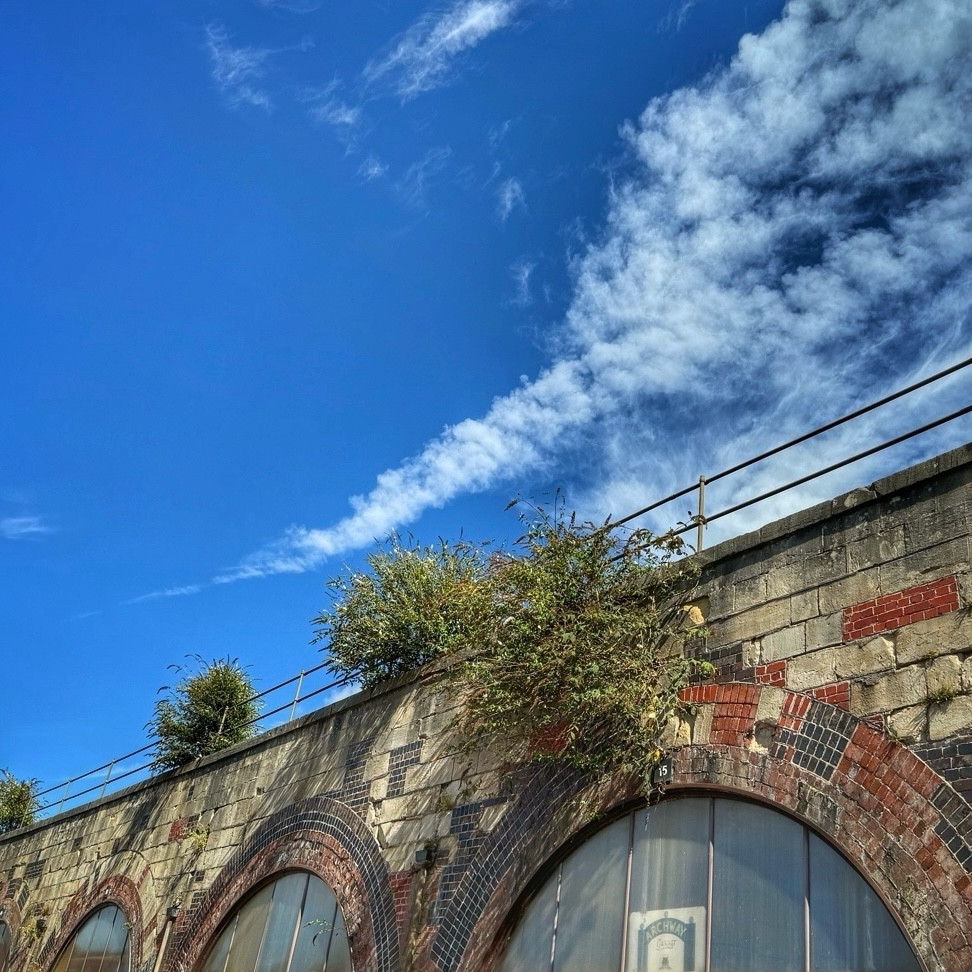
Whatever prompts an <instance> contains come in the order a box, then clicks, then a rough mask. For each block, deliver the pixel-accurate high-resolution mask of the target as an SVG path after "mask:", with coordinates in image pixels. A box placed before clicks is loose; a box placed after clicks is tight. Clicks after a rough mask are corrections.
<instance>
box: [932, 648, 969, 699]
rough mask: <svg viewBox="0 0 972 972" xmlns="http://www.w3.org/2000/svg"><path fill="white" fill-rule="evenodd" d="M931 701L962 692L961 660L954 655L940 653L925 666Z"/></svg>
mask: <svg viewBox="0 0 972 972" xmlns="http://www.w3.org/2000/svg"><path fill="white" fill-rule="evenodd" d="M925 681H926V683H927V685H928V698H929V700H931V701H946V700H948V699H952V698H954V697H955V696H956V695H961V693H962V662H961V661H960V660H959V658H958V657H957V656H955V655H940V656H939V657H938V658H934V659H932V661H930V662H929V663H928V664H927V665H926V666H925Z"/></svg>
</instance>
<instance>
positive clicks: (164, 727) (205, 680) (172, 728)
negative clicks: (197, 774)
mask: <svg viewBox="0 0 972 972" xmlns="http://www.w3.org/2000/svg"><path fill="white" fill-rule="evenodd" d="M194 660H195V662H196V665H197V670H195V671H192V670H188V669H186V668H185V667H184V666H181V665H171V666H169V667H170V668H173V669H174V670H175V671H177V672H179V673H180V674H181V675H182V677H181V678H180V679H179V681H178V682H177V683H176V684H175V685H174V686H168V685H164V686H162V688H161V689H159V691H160V692H167V693H168V696H167V697H166V698H163V699H159V701H158V702H156V703H155V715H154V716H153V717H152V719H151V720H150V721H149V723H148V725H147V728H148V730H149V732H150V733H151V734H152V735H153V736H156V737H157V738H158V742H157V744H156V747H155V757H154V759H153V767H154V768H155V769H156V770H167V769H173V768H174V767H176V766H183V765H185V764H186V763H191V762H192V761H193V760H195V759H199V758H201V757H203V756H210V755H212V754H213V753H218V752H219V751H220V750H221V749H225V748H226V747H227V746H232V745H234V744H235V743H238V742H242V741H243V740H244V739H249V738H250V736H252V735H254V734H255V733H256V732H258V731H259V729H258V727H257V725H256V722H255V720H256V718H257V715H258V714H259V705H258V703H257V701H256V700H255V699H254V698H253V696H254V694H255V693H254V689H253V682H252V680H251V679H250V676H249V674H248V673H247V671H246V669H245V668H242V667H241V666H240V665H239V663H238V662H237V660H236V659H235V658H223V659H218V660H216V661H211V662H208V663H206V662H204V661H203V660H202V659H201V658H200V657H199V656H198V655H197V656H194Z"/></svg>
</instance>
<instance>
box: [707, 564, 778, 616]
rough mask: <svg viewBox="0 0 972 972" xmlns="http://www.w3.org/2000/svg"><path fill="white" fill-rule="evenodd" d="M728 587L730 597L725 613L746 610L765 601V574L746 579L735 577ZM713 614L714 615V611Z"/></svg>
mask: <svg viewBox="0 0 972 972" xmlns="http://www.w3.org/2000/svg"><path fill="white" fill-rule="evenodd" d="M730 589H731V591H732V598H731V605H730V608H729V612H727V613H730V612H739V611H747V610H749V609H750V608H751V607H753V606H755V605H757V604H764V603H765V602H766V575H765V574H758V575H757V576H755V577H750V578H746V579H739V578H737V579H736V580H735V583H733V584H732V586H731V588H730ZM713 607H714V605H713ZM713 615H714V616H716V615H715V612H714V611H713Z"/></svg>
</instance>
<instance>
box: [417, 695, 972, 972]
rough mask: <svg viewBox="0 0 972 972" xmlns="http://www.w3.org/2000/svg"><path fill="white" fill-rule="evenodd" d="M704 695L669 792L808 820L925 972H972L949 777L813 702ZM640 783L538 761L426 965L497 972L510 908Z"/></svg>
mask: <svg viewBox="0 0 972 972" xmlns="http://www.w3.org/2000/svg"><path fill="white" fill-rule="evenodd" d="M693 692H694V693H695V694H694V698H693V701H695V702H696V703H697V704H698V707H699V708H698V712H697V715H696V717H695V738H693V743H692V744H691V745H686V746H683V747H682V748H680V749H678V750H677V751H675V753H674V757H675V758H674V769H675V772H674V783H673V784H672V785H671V786H670V787H669V788H668V792H670V793H673V794H674V793H676V792H678V791H680V790H694V791H697V792H698V791H706V790H708V791H710V792H711V791H718V792H722V793H728V794H734V795H737V796H740V797H746V798H748V799H752V800H758V801H761V802H764V803H766V804H769V805H771V806H773V807H775V808H777V809H779V810H782V811H784V812H787V813H789V814H790V815H792V816H794V817H796V818H797V819H799V820H802V821H803V822H804V823H806V824H807V825H808V826H810V827H811V828H812V829H814V830H815V831H817V832H818V833H820V834H821V835H822V836H823V837H825V838H826V839H827V841H828V842H829V843H831V844H832V845H834V846H835V847H837V848H838V849H839V850H840V851H841V852H842V853H843V854H844V855H845V856H846V857H847V858H848V859H849V860H850V861H851V862H852V863H853V864H854V866H855V867H856V868H857V870H858V871H859V872H860V873H861V874H862V875H863V876H864V877H865V878H866V879H867V880H868V882H869V883H870V884H871V886H872V887H873V888H874V889H875V890H876V891H877V893H878V894H879V895H880V896H881V898H882V899H883V900H884V901H885V903H886V904H887V905H888V906H889V908H890V910H891V911H892V913H894V914H895V915H896V916H897V917H898V919H899V920H900V921H901V923H902V925H903V927H904V930H905V932H906V933H907V935H908V937H909V939H910V940H911V942H912V944H913V946H914V948H915V950H916V952H917V954H918V956H919V958H920V959H921V961H922V962H923V963H924V965H925V967H926V968H927V969H928V970H936V972H937V970H943V972H966V970H968V969H972V944H970V937H972V877H970V874H969V865H970V862H972V808H970V807H969V805H968V804H967V803H966V802H965V801H964V800H963V799H962V798H961V797H960V796H959V795H958V794H957V793H956V792H955V790H954V789H953V788H952V787H951V786H950V785H949V784H948V783H947V782H946V781H945V780H943V779H942V778H941V777H940V776H939V775H938V774H937V773H936V772H935V771H934V770H933V769H931V768H930V767H929V766H928V765H927V764H926V763H924V762H923V761H922V760H921V759H920V758H919V757H918V756H916V755H915V754H914V753H912V752H911V751H910V750H909V749H908V748H907V747H905V746H903V745H901V744H900V743H898V742H896V741H894V740H892V739H890V738H889V737H888V736H887V735H885V734H884V733H883V732H882V731H880V730H879V729H876V728H875V727H873V726H871V725H869V724H868V723H867V722H864V721H862V720H859V719H857V718H855V717H854V716H852V715H851V714H850V713H848V712H846V711H845V710H844V709H841V708H838V707H835V706H833V705H830V704H829V703H827V702H824V701H820V700H818V699H814V698H811V697H810V696H807V695H802V694H798V693H794V692H789V691H787V690H785V689H782V688H778V687H773V686H767V685H752V684H741V683H726V684H720V685H706V686H698V687H696V688H695V689H693ZM635 789H636V788H635V785H634V782H633V781H627V782H623V781H622V782H617V781H615V783H614V784H608V785H601V786H599V787H591V786H590V785H585V781H584V780H583V779H581V778H579V777H578V776H577V775H576V774H574V773H571V772H570V771H568V770H565V769H563V768H560V769H557V768H549V767H548V768H546V769H543V768H541V770H540V771H539V772H538V774H537V775H536V776H535V778H534V779H533V780H532V781H531V783H530V784H529V785H528V786H527V787H526V788H525V789H524V790H523V791H522V792H521V793H520V794H519V796H518V797H517V798H516V800H515V802H514V803H511V805H509V807H508V809H507V811H506V813H505V814H504V815H503V817H502V819H501V820H500V822H499V823H498V825H497V827H496V828H495V829H494V830H493V831H492V832H491V833H490V835H489V836H488V838H487V839H486V840H485V842H484V843H483V845H482V847H481V849H480V851H479V853H478V854H477V857H476V859H475V860H474V861H472V862H471V863H470V865H469V866H468V868H467V869H466V871H465V874H464V876H463V877H462V879H461V880H460V883H459V886H458V887H457V888H456V891H455V893H454V894H453V895H452V901H451V904H450V907H449V908H448V909H447V912H446V914H445V915H444V916H443V920H442V921H441V923H440V925H439V929H438V931H437V933H436V936H435V938H434V939H433V940H432V942H431V944H430V948H429V952H428V954H427V956H426V962H427V967H428V968H430V969H435V970H436V972H472V970H476V972H480V970H486V969H489V968H490V967H491V965H492V961H493V956H494V955H495V952H496V950H497V949H498V948H499V947H501V945H502V940H503V935H504V931H505V929H506V928H507V926H508V923H509V915H510V903H511V902H515V901H517V899H518V898H519V897H520V896H521V895H522V894H523V893H524V891H525V890H526V889H527V888H528V887H529V886H530V884H531V881H534V880H535V879H536V876H537V874H538V872H540V871H541V870H542V868H543V866H544V864H545V863H546V862H548V861H549V860H550V859H551V858H553V857H555V856H557V855H562V854H563V853H564V852H565V850H566V849H568V848H569V847H570V845H571V844H572V843H575V842H579V841H580V840H581V839H583V838H584V837H585V836H586V835H587V833H589V832H590V829H591V824H590V822H591V820H592V818H595V817H603V816H607V815H610V814H611V813H612V812H616V811H617V809H618V807H621V806H623V805H625V804H626V803H627V804H628V805H630V802H631V800H632V798H633V797H634V796H635ZM463 911H465V912H466V913H470V912H471V917H470V918H469V919H465V920H464V918H463Z"/></svg>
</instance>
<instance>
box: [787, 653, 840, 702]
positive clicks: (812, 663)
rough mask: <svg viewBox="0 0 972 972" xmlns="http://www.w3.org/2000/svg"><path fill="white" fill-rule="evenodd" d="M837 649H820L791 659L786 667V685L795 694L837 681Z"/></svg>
mask: <svg viewBox="0 0 972 972" xmlns="http://www.w3.org/2000/svg"><path fill="white" fill-rule="evenodd" d="M836 665H837V649H836V648H819V649H818V650H817V651H808V652H807V653H806V654H804V655H797V656H795V657H793V658H791V659H790V660H789V661H788V662H787V665H786V684H787V687H788V688H791V689H793V691H795V692H802V691H804V690H805V689H808V688H816V686H818V685H826V684H827V683H828V682H833V681H834V680H835V677H836V676H835V669H836Z"/></svg>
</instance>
